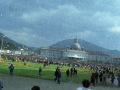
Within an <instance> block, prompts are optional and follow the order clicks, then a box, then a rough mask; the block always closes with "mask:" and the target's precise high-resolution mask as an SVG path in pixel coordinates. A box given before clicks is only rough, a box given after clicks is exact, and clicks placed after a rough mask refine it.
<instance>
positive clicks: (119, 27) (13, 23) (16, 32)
mask: <svg viewBox="0 0 120 90" xmlns="http://www.w3.org/2000/svg"><path fill="white" fill-rule="evenodd" d="M0 32H1V33H3V34H4V35H5V36H7V37H9V38H10V39H12V40H14V41H16V42H18V43H21V44H25V45H27V46H33V47H41V46H49V45H51V44H54V43H57V42H58V41H61V40H65V39H74V38H75V37H76V36H77V37H78V38H79V39H83V40H85V41H88V42H91V43H93V44H96V45H99V46H102V47H105V48H108V49H118V50H120V0H0Z"/></svg>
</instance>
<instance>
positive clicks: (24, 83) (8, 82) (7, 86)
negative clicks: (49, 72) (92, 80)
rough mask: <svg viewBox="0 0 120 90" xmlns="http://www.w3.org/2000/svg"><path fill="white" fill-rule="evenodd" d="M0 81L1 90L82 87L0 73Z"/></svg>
mask: <svg viewBox="0 0 120 90" xmlns="http://www.w3.org/2000/svg"><path fill="white" fill-rule="evenodd" d="M0 79H2V80H3V86H4V88H3V90H31V88H32V86H34V85H38V86H40V87H41V90H76V88H77V87H80V86H82V85H80V84H77V83H72V82H71V83H68V82H61V84H56V82H54V80H53V81H52V80H42V79H35V78H29V77H21V76H9V75H7V74H1V73H0ZM89 88H91V89H92V90H120V87H117V86H109V87H105V86H103V87H102V86H95V87H94V86H92V85H91V86H90V87H89Z"/></svg>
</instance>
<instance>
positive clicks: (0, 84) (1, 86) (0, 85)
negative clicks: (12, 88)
mask: <svg viewBox="0 0 120 90" xmlns="http://www.w3.org/2000/svg"><path fill="white" fill-rule="evenodd" d="M2 88H3V85H2V80H1V79H0V90H2Z"/></svg>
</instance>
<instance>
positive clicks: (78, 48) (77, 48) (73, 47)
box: [71, 43, 81, 50]
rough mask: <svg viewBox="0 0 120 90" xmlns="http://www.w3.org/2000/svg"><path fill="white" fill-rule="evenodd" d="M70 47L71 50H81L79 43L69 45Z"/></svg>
mask: <svg viewBox="0 0 120 90" xmlns="http://www.w3.org/2000/svg"><path fill="white" fill-rule="evenodd" d="M71 49H73V50H81V47H80V45H79V43H74V44H73V45H72V46H71Z"/></svg>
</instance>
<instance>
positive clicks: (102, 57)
mask: <svg viewBox="0 0 120 90" xmlns="http://www.w3.org/2000/svg"><path fill="white" fill-rule="evenodd" d="M86 52H87V53H88V61H94V62H101V63H109V62H110V61H111V59H112V57H111V56H109V55H107V54H104V53H103V52H101V51H92V50H89V51H86Z"/></svg>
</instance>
